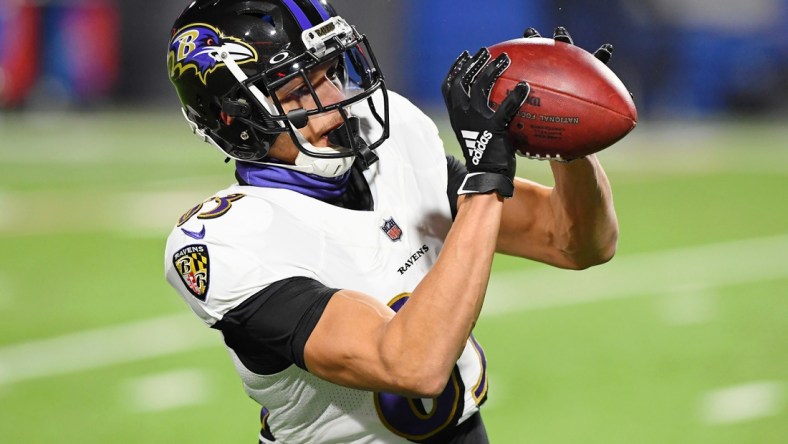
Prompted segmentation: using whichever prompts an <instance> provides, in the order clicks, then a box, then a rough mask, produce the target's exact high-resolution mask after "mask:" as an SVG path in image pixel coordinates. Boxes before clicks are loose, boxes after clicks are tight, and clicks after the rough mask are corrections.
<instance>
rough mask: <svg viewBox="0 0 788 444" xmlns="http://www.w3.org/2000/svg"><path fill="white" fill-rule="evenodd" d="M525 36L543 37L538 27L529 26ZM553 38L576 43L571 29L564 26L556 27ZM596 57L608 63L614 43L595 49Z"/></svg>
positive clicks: (571, 43)
mask: <svg viewBox="0 0 788 444" xmlns="http://www.w3.org/2000/svg"><path fill="white" fill-rule="evenodd" d="M523 37H525V38H527V39H529V38H533V37H541V35H540V34H539V31H537V30H536V29H534V28H528V29H526V30H525V32H524V33H523ZM553 39H555V40H557V41H559V42H564V43H568V44H570V45H574V44H575V42H574V40H572V36H570V35H569V31H567V30H566V28H564V27H563V26H559V27H557V28H555V31H553ZM594 57H596V58H597V59H599V60H600V61H601V62H602V63H604V64H605V65H607V62H609V61H610V58H611V57H613V45H611V44H610V43H605V44H604V45H602V46H600V47H599V49H597V50H596V51H594Z"/></svg>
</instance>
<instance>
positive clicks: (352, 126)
mask: <svg viewBox="0 0 788 444" xmlns="http://www.w3.org/2000/svg"><path fill="white" fill-rule="evenodd" d="M360 128H361V119H359V118H358V117H350V118H348V119H347V121H346V123H343V124H342V126H340V127H338V128H336V129H335V130H333V131H331V132H330V133H328V141H329V142H331V143H332V144H334V145H337V146H343V147H349V148H351V149H352V150H353V153H354V154H355V155H356V157H358V159H359V160H360V161H361V163H362V164H363V165H364V169H367V168H369V167H370V166H372V164H373V163H375V162H377V161H378V156H377V154H375V153H373V152H372V150H371V149H369V146H368V145H367V142H365V141H364V139H362V138H361V136H360V135H359V129H360Z"/></svg>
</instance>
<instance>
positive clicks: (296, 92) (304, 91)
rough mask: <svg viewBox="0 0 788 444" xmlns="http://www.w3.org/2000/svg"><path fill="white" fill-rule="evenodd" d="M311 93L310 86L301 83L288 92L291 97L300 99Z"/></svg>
mask: <svg viewBox="0 0 788 444" xmlns="http://www.w3.org/2000/svg"><path fill="white" fill-rule="evenodd" d="M308 95H311V92H310V91H309V88H308V87H307V86H306V85H301V86H299V87H298V88H295V89H293V90H292V91H290V92H289V93H288V94H287V97H288V98H289V99H300V98H302V97H305V96H308Z"/></svg>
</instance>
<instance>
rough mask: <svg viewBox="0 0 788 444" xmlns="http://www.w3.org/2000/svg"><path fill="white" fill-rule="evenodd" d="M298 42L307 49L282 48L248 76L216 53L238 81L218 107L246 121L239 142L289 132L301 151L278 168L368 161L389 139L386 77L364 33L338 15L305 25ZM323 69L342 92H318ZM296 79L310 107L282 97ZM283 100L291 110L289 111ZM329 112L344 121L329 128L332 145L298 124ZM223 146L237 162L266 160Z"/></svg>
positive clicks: (323, 172) (329, 170)
mask: <svg viewBox="0 0 788 444" xmlns="http://www.w3.org/2000/svg"><path fill="white" fill-rule="evenodd" d="M302 41H303V44H304V46H305V47H306V48H307V50H306V51H305V52H303V53H301V54H298V55H293V54H292V53H291V52H289V51H287V50H284V51H282V52H280V53H278V54H276V55H274V56H273V57H271V58H270V60H268V65H269V67H268V68H267V69H265V70H263V71H261V72H256V73H253V74H252V75H248V74H247V72H246V71H244V69H242V67H241V66H239V64H238V63H237V62H236V61H235V58H234V57H233V55H232V54H231V53H230V52H222V53H220V54H219V57H220V58H221V59H222V62H223V63H224V64H225V66H226V67H227V68H228V69H229V71H230V72H231V73H232V75H233V77H234V78H235V79H236V80H237V82H238V83H237V85H236V86H235V87H233V88H232V89H231V90H230V91H229V92H228V93H227V94H226V95H225V96H224V97H222V98H221V103H222V112H223V113H224V114H226V115H227V116H229V117H231V118H232V119H234V120H236V121H238V122H239V123H241V124H243V126H244V127H245V130H244V132H242V133H241V139H242V140H243V139H249V140H256V141H259V142H263V143H268V144H269V146H270V144H272V143H273V141H274V140H275V139H276V137H277V136H279V135H280V134H283V133H287V134H288V135H289V137H290V138H291V139H292V141H293V143H294V144H295V146H296V147H297V148H298V150H299V151H300V153H299V155H298V157H297V158H296V162H295V165H281V164H277V166H283V167H286V168H291V169H295V170H298V171H302V172H306V173H311V174H317V175H319V176H324V177H336V176H339V175H341V174H343V173H344V172H346V171H347V170H348V169H349V168H350V166H351V165H352V163H353V162H354V160H355V159H359V160H360V162H361V163H362V165H364V166H365V167H368V166H369V165H371V164H373V163H374V162H375V161H376V160H377V156H376V155H375V154H374V152H373V150H374V149H376V148H377V147H379V146H380V145H381V144H382V143H383V141H385V139H386V138H387V137H388V130H389V128H388V117H389V116H388V95H387V91H386V87H385V83H384V81H383V76H382V74H381V71H380V68H379V66H378V64H377V61H376V60H375V57H374V54H373V52H372V49H371V48H370V46H369V43H368V41H367V39H366V37H365V36H362V35H360V34H359V33H358V32H357V31H356V30H355V29H354V28H353V27H351V26H350V25H348V24H347V22H345V21H344V20H343V19H342V18H341V17H338V16H335V17H331V18H329V19H328V20H326V21H324V22H322V23H321V24H319V25H318V26H315V27H313V28H310V29H307V30H305V31H303V33H302ZM323 71H325V72H326V73H327V75H329V76H331V78H330V79H327V80H328V81H331V82H332V83H333V85H334V86H335V87H336V88H337V89H338V91H339V92H340V94H337V95H336V97H333V98H326V97H320V95H319V94H318V91H317V90H316V88H315V85H314V83H313V81H314V80H315V77H314V76H315V73H316V72H320V73H322V72H323ZM324 81H325V80H324ZM294 84H295V85H298V88H296V89H297V90H298V91H296V94H297V95H300V96H302V97H305V98H307V99H308V100H306V101H307V102H310V105H311V106H310V107H308V108H303V107H296V108H293V107H292V103H290V104H288V97H287V95H288V94H292V92H289V91H287V90H288V88H290V86H292V85H294ZM377 91H381V92H382V94H379V95H377V96H379V97H378V98H377V99H378V100H377V104H376V103H375V101H373V95H375V93H376V92H377ZM381 98H382V103H381V100H380V99H381ZM286 106H287V107H289V108H290V109H288V110H286V109H285V107H286ZM331 114H333V115H334V116H337V115H338V116H339V117H340V118H341V125H340V126H339V127H337V128H335V129H333V131H331V132H330V133H328V141H329V146H328V147H319V146H315V145H314V144H312V143H310V142H309V141H308V140H307V137H306V136H305V135H304V134H303V133H302V132H301V131H300V130H301V129H303V128H305V127H306V126H307V125H308V124H309V120H310V119H312V118H319V117H321V116H327V115H331ZM334 118H335V119H336V117H334ZM367 138H372V139H374V140H367ZM259 142H258V143H259ZM223 151H225V152H226V153H227V154H228V155H229V156H230V157H233V158H235V159H237V160H243V161H250V162H257V163H267V162H265V159H264V158H263V157H262V156H258V157H257V158H249V157H248V156H245V155H242V156H237V155H234V154H235V153H234V152H233V151H232V150H227V149H223ZM242 153H246V151H242ZM264 154H267V152H266V153H264Z"/></svg>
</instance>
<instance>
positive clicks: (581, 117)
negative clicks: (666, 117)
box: [489, 37, 638, 160]
mask: <svg viewBox="0 0 788 444" xmlns="http://www.w3.org/2000/svg"><path fill="white" fill-rule="evenodd" d="M489 50H490V53H491V54H492V57H497V56H498V55H499V54H501V53H503V52H505V53H507V54H508V55H509V58H510V59H511V61H512V63H511V65H510V66H509V68H508V69H507V70H506V71H505V72H504V73H503V75H502V76H501V77H500V78H499V79H498V81H497V82H496V84H495V86H494V87H493V89H492V92H491V94H490V103H491V106H492V108H494V109H495V108H497V106H498V104H500V103H501V100H503V98H504V97H506V93H507V92H508V91H510V90H511V89H512V88H514V86H515V85H517V83H518V82H521V81H526V82H528V83H529V84H530V85H531V93H530V94H529V96H528V99H527V100H526V102H525V103H524V104H523V106H522V107H521V108H520V110H519V111H518V113H517V115H516V116H515V117H514V119H513V120H512V122H511V123H510V125H509V135H510V136H511V138H512V143H513V144H514V146H515V148H516V149H517V150H518V151H519V152H520V154H522V155H524V156H527V157H532V158H538V159H558V160H572V159H575V158H578V157H583V156H587V155H589V154H593V153H596V152H598V151H601V150H603V149H605V148H607V147H609V146H610V145H612V144H614V143H616V142H618V141H619V140H621V138H623V137H624V136H626V135H627V134H628V133H629V132H630V131H632V129H634V128H635V125H636V124H637V120H638V117H637V109H636V108H635V103H634V102H633V101H632V96H631V94H630V93H629V91H628V90H627V88H626V87H625V86H624V84H623V83H621V80H619V78H618V77H617V76H616V75H615V74H614V73H613V71H611V70H610V68H608V67H607V66H606V65H605V64H604V63H602V62H601V61H599V60H598V59H597V58H596V57H594V56H593V54H591V53H589V52H587V51H585V50H583V49H581V48H579V47H577V46H573V45H570V44H567V43H563V42H557V41H555V40H553V39H548V38H541V37H537V38H528V39H526V38H522V39H516V40H509V41H506V42H502V43H499V44H497V45H493V46H491V47H490V48H489Z"/></svg>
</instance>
